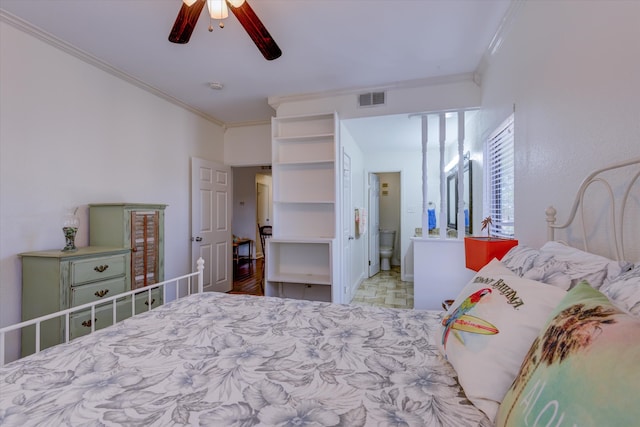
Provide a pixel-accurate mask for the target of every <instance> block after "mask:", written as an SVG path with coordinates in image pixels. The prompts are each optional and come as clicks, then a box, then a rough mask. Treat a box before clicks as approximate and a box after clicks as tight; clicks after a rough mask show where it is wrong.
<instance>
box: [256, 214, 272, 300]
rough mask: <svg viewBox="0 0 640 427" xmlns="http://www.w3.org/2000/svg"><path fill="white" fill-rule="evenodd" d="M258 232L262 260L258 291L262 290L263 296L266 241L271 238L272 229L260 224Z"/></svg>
mask: <svg viewBox="0 0 640 427" xmlns="http://www.w3.org/2000/svg"><path fill="white" fill-rule="evenodd" d="M258 230H259V231H260V243H261V244H262V254H263V258H262V277H261V280H260V289H261V290H262V293H263V294H264V291H265V284H264V280H265V278H264V271H265V270H266V268H267V239H270V238H271V235H272V231H273V227H272V226H270V225H263V226H260V224H258Z"/></svg>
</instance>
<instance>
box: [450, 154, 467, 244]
mask: <svg viewBox="0 0 640 427" xmlns="http://www.w3.org/2000/svg"><path fill="white" fill-rule="evenodd" d="M472 173H473V168H472V162H471V160H465V162H464V170H463V174H462V176H463V180H464V181H463V182H464V194H463V195H462V200H463V203H464V207H463V209H464V219H465V221H464V232H465V234H467V235H470V234H472V233H473V223H472V218H473V200H472V194H473V192H472V189H473V187H472V181H473V180H472ZM447 228H448V229H449V230H457V229H458V168H457V167H455V168H453V169H451V170H450V171H449V174H448V175H447Z"/></svg>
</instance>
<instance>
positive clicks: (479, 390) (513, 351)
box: [438, 259, 566, 420]
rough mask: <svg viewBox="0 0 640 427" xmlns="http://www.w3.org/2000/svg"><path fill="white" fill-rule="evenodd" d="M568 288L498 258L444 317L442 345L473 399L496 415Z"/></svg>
mask: <svg viewBox="0 0 640 427" xmlns="http://www.w3.org/2000/svg"><path fill="white" fill-rule="evenodd" d="M565 294H566V292H565V291H563V290H561V289H558V288H556V287H554V286H550V285H545V284H543V283H539V282H535V281H532V280H527V279H523V278H521V277H518V276H516V275H515V274H514V273H513V272H511V270H509V269H508V268H506V267H505V266H504V265H503V264H502V263H501V262H500V261H498V260H497V259H494V260H493V261H491V262H490V263H489V264H487V265H486V266H485V267H483V268H482V269H481V270H480V271H478V273H476V275H475V276H474V278H473V279H472V280H471V281H470V282H469V283H468V284H467V285H466V286H465V288H464V289H463V290H462V291H461V292H460V294H459V295H458V297H457V298H456V299H455V301H454V303H453V304H452V305H451V307H450V308H449V310H448V311H447V313H446V315H445V316H443V319H442V328H441V339H440V340H439V343H438V344H439V346H440V350H441V351H442V353H443V354H444V355H445V357H446V358H447V359H448V360H449V362H450V363H451V364H452V365H453V367H454V368H455V370H456V372H457V374H458V381H459V383H460V385H461V386H462V388H463V389H464V392H465V394H466V396H467V397H468V398H469V400H470V401H471V402H472V403H473V404H474V405H475V406H476V407H478V408H479V409H480V410H481V411H483V412H484V413H485V414H487V416H488V417H489V419H491V420H493V419H494V417H495V414H496V412H497V410H498V406H499V404H500V402H501V401H502V398H503V397H504V395H505V393H506V392H507V390H508V389H509V386H510V385H511V383H512V382H513V380H514V378H515V377H516V375H517V373H518V370H519V368H520V365H521V364H522V360H523V359H524V357H525V355H526V354H527V350H528V349H529V347H531V343H532V342H533V340H534V339H535V337H536V336H537V335H538V333H539V332H540V329H541V328H542V326H543V325H544V323H545V321H546V319H547V317H548V316H549V313H551V311H552V310H553V309H554V307H555V306H556V305H557V304H558V303H559V302H560V300H561V299H562V298H563V297H564V296H565Z"/></svg>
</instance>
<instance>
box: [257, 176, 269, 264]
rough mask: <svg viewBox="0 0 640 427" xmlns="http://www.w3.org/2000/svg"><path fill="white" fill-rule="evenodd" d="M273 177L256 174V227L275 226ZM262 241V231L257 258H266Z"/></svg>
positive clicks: (258, 236) (258, 237) (258, 238)
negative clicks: (273, 220)
mask: <svg viewBox="0 0 640 427" xmlns="http://www.w3.org/2000/svg"><path fill="white" fill-rule="evenodd" d="M272 182H273V181H272V177H271V175H266V174H262V173H257V174H256V227H258V226H263V225H273V224H272V221H271V218H272V215H273V191H272V187H273V183H272ZM259 241H260V230H258V235H257V238H256V257H260V256H264V254H265V248H263V247H262V244H258V242H259Z"/></svg>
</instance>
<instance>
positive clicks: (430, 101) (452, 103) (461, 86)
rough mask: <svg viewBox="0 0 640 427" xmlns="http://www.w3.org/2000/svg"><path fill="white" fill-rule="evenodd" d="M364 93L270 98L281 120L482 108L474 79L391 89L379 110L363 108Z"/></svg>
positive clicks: (462, 77)
mask: <svg viewBox="0 0 640 427" xmlns="http://www.w3.org/2000/svg"><path fill="white" fill-rule="evenodd" d="M383 89H385V88H376V90H383ZM360 92H366V90H362V91H355V92H349V93H345V94H339V95H335V94H327V95H326V96H321V95H314V96H309V97H304V96H302V97H283V98H278V99H270V102H271V103H272V105H274V106H275V107H276V111H277V115H278V116H279V117H282V116H296V115H303V114H316V113H326V112H332V111H336V112H338V115H339V117H340V119H342V120H344V119H352V118H357V117H371V116H384V115H390V114H402V113H409V114H410V113H417V112H430V111H444V110H455V109H466V108H474V107H477V106H478V105H480V88H479V87H478V85H477V84H476V83H474V82H473V80H472V78H471V76H456V77H455V78H443V79H433V83H432V84H428V85H423V86H419V87H401V86H398V87H389V88H387V89H386V92H387V96H386V103H385V105H381V106H376V107H367V108H359V107H358V105H357V94H358V93H360ZM276 102H277V103H276Z"/></svg>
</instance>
